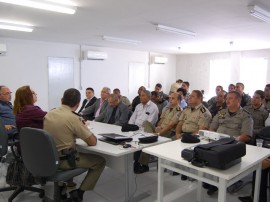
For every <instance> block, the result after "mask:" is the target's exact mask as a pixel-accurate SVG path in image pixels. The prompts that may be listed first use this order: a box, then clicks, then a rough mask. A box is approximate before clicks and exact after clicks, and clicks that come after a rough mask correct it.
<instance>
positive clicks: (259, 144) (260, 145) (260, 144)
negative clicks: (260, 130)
mask: <svg viewBox="0 0 270 202" xmlns="http://www.w3.org/2000/svg"><path fill="white" fill-rule="evenodd" d="M256 145H257V147H259V148H261V147H262V145H263V139H256Z"/></svg>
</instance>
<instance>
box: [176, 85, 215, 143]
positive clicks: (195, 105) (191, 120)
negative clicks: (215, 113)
mask: <svg viewBox="0 0 270 202" xmlns="http://www.w3.org/2000/svg"><path fill="white" fill-rule="evenodd" d="M202 99H203V95H202V93H201V91H199V90H194V91H192V93H191V94H190V99H189V103H188V107H187V108H185V109H184V110H183V111H182V112H181V115H180V118H179V123H178V124H177V127H176V139H179V138H181V136H182V133H191V134H192V135H196V134H198V131H199V130H207V129H208V127H209V123H210V121H211V118H212V116H211V113H210V112H209V111H208V109H207V108H205V107H204V106H203V104H202Z"/></svg>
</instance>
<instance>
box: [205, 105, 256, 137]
mask: <svg viewBox="0 0 270 202" xmlns="http://www.w3.org/2000/svg"><path fill="white" fill-rule="evenodd" d="M210 128H211V129H213V130H215V131H217V132H219V133H224V134H227V135H230V136H231V137H233V136H239V135H240V134H246V135H249V136H252V130H253V120H252V118H251V115H250V114H249V112H247V111H246V110H244V109H243V108H242V107H240V109H239V110H238V111H237V112H236V113H233V114H232V115H230V113H229V111H228V109H223V110H221V111H219V112H218V113H217V115H216V116H215V117H214V118H213V120H212V122H211V124H210Z"/></svg>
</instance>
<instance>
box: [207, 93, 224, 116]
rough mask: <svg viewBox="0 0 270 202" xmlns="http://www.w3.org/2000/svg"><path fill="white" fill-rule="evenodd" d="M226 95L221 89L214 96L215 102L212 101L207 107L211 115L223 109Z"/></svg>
mask: <svg viewBox="0 0 270 202" xmlns="http://www.w3.org/2000/svg"><path fill="white" fill-rule="evenodd" d="M226 95H227V93H226V92H225V91H224V90H222V91H219V92H218V94H217V96H215V99H216V100H215V102H213V104H212V105H209V107H208V109H209V111H210V113H211V115H212V117H214V116H215V115H216V114H217V113H218V112H219V111H220V110H222V109H225V108H226V107H227V106H226Z"/></svg>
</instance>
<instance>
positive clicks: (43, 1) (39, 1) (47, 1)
mask: <svg viewBox="0 0 270 202" xmlns="http://www.w3.org/2000/svg"><path fill="white" fill-rule="evenodd" d="M1 2H2V3H8V4H14V5H19V6H25V7H31V8H36V9H42V10H48V11H54V12H59V13H65V14H74V13H75V12H76V5H75V4H74V3H73V2H72V1H57V0H54V1H53V0H0V3H1Z"/></svg>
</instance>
